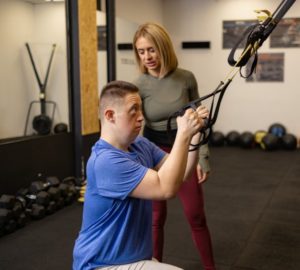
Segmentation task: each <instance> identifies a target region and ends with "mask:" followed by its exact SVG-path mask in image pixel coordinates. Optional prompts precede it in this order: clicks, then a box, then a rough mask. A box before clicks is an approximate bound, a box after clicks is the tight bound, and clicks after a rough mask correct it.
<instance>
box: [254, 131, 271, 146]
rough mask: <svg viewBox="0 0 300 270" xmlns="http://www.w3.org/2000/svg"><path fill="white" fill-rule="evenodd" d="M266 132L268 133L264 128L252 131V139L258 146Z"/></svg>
mask: <svg viewBox="0 0 300 270" xmlns="http://www.w3.org/2000/svg"><path fill="white" fill-rule="evenodd" d="M267 134H268V132H267V131H264V130H258V131H256V132H255V133H254V140H255V143H256V144H257V145H259V146H260V144H261V140H262V138H263V137H264V136H266V135H267Z"/></svg>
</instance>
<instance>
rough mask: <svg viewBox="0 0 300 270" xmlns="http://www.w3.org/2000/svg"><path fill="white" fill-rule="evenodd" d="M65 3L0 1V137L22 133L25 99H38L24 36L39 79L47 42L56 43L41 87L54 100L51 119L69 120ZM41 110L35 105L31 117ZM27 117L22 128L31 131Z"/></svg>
mask: <svg viewBox="0 0 300 270" xmlns="http://www.w3.org/2000/svg"><path fill="white" fill-rule="evenodd" d="M65 25H66V23H65V6H64V3H53V4H49V3H47V4H46V3H45V4H39V5H32V4H30V3H26V2H24V1H10V0H1V2H0V36H1V44H0V59H1V62H0V69H1V70H0V82H1V85H0V115H1V116H0V117H1V124H0V138H8V137H17V136H23V133H24V128H25V120H26V115H27V111H28V108H29V103H30V102H31V101H32V100H39V88H38V85H37V81H36V78H35V75H34V72H33V68H32V65H31V63H30V60H29V56H28V53H27V50H26V48H25V42H28V43H29V44H30V45H31V47H32V54H33V57H34V60H35V62H36V65H37V69H38V73H39V75H40V78H41V81H42V82H43V81H44V77H45V73H46V68H47V65H48V61H49V57H50V53H51V44H52V43H56V44H57V49H56V53H55V56H54V59H53V63H52V66H51V71H50V75H49V79H48V85H47V89H46V94H47V100H52V101H55V102H56V103H57V108H56V109H57V110H56V114H55V118H54V124H55V123H57V122H65V123H68V122H69V111H68V87H67V56H66V29H65ZM39 114H40V106H39V104H37V105H34V107H33V111H32V115H31V116H32V117H33V116H35V115H39ZM31 121H32V118H31V119H30V123H29V129H28V133H27V134H31V133H33V130H32V129H31Z"/></svg>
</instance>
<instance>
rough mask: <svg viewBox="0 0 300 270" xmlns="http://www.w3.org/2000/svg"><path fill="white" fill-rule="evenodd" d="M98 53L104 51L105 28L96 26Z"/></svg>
mask: <svg viewBox="0 0 300 270" xmlns="http://www.w3.org/2000/svg"><path fill="white" fill-rule="evenodd" d="M97 34H98V51H106V26H105V25H100V26H97Z"/></svg>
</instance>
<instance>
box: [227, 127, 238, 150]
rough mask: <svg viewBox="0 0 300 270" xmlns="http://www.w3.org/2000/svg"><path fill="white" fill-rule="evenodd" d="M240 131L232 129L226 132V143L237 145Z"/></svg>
mask: <svg viewBox="0 0 300 270" xmlns="http://www.w3.org/2000/svg"><path fill="white" fill-rule="evenodd" d="M239 138H240V133H239V132H237V131H235V130H233V131H230V132H228V133H227V135H226V143H227V145H229V146H237V145H238V144H239Z"/></svg>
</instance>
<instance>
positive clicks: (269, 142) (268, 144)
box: [260, 133, 280, 151]
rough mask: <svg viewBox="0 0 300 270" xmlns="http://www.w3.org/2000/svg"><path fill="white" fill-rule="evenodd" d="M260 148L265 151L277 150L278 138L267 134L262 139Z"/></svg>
mask: <svg viewBox="0 0 300 270" xmlns="http://www.w3.org/2000/svg"><path fill="white" fill-rule="evenodd" d="M260 146H261V148H262V149H264V150H267V151H273V150H277V149H278V148H279V146H280V143H279V138H278V137H277V136H275V135H274V134H271V133H268V134H267V135H266V136H264V137H263V138H262V140H261V144H260Z"/></svg>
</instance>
